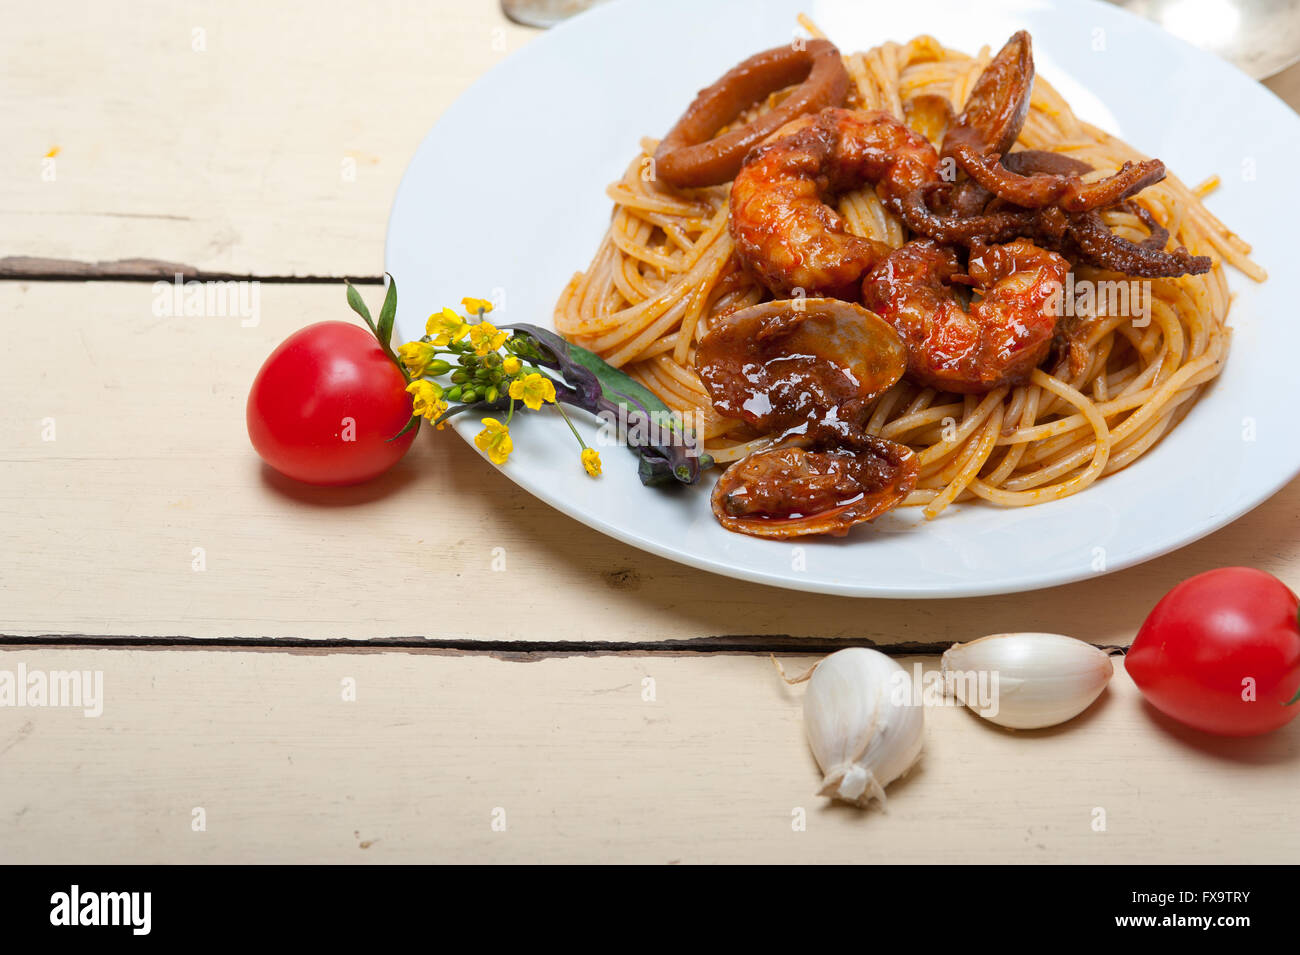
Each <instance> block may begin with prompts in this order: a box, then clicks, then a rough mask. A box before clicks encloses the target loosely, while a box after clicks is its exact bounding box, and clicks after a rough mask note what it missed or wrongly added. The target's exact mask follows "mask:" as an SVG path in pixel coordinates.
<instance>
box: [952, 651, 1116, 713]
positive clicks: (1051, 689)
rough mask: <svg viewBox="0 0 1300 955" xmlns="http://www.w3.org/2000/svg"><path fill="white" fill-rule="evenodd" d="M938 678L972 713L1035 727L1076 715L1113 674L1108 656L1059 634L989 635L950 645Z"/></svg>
mask: <svg viewBox="0 0 1300 955" xmlns="http://www.w3.org/2000/svg"><path fill="white" fill-rule="evenodd" d="M942 668H943V675H944V680H945V683H946V685H947V686H949V687H950V688H951V689H952V690H953V692H954V693H955V694H956V696H957V698H958V699H959V700H961V701H962V702H963V703H965V704H966V705H967V706H968V707H970V708H971V709H972V710H974V711H975V712H976V713H977V714H978V715H980V716H982V717H983V718H984V719H986V720H989V721H990V722H993V723H997V724H998V725H999V726H1006V727H1010V728H1011V729H1041V728H1042V727H1045V726H1056V725H1057V724H1058V723H1064V722H1065V721H1066V720H1070V719H1073V718H1074V717H1076V716H1078V715H1079V714H1080V713H1082V712H1083V711H1084V710H1086V709H1087V708H1088V707H1089V706H1091V705H1092V703H1093V701H1094V700H1096V699H1097V697H1098V696H1100V695H1101V692H1102V690H1104V689H1106V684H1107V683H1109V682H1110V678H1111V676H1112V675H1113V674H1114V667H1113V666H1112V665H1111V661H1110V656H1109V655H1108V654H1107V653H1106V651H1104V650H1100V649H1098V648H1097V647H1095V646H1093V645H1092V644H1090V643H1085V642H1083V641H1082V640H1076V639H1075V638H1074V637H1067V636H1064V635H1063V634H1059V633H995V634H993V635H991V636H987V637H981V638H980V639H979V640H972V641H971V642H970V643H956V644H953V646H952V647H951V648H950V649H949V650H948V651H947V652H946V653H944V655H943V660H942Z"/></svg>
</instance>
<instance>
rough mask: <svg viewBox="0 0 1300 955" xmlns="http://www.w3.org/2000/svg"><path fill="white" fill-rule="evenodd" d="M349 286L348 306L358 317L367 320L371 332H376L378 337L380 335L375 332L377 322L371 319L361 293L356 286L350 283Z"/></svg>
mask: <svg viewBox="0 0 1300 955" xmlns="http://www.w3.org/2000/svg"><path fill="white" fill-rule="evenodd" d="M347 286H348V305H350V306H352V311H354V312H356V313H357V314H358V315H360V316H361V317H362V318H364V319H365V320H366V324H367V325H368V326H370V330H371V331H372V332H375V334H376V335H378V334H379V333H378V332H376V331H375V320H374V319H373V318H371V317H370V309H368V308H366V303H365V301H364V300H363V299H362V298H361V293H360V292H358V291H357V288H356V286H355V285H353V284H352V283H351V282H348V283H347Z"/></svg>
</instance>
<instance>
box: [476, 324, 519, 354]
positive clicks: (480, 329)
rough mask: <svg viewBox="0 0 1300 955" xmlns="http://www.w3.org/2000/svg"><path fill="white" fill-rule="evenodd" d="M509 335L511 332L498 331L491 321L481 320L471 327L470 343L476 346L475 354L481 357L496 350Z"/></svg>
mask: <svg viewBox="0 0 1300 955" xmlns="http://www.w3.org/2000/svg"><path fill="white" fill-rule="evenodd" d="M509 337H510V333H509V332H501V331H497V327H496V326H495V325H493V324H492V323H491V322H479V323H478V324H477V325H471V326H470V327H469V343H470V344H471V345H473V346H474V354H476V355H478V356H480V357H482V356H483V355H486V354H487V353H488V352H494V351H496V350H497V349H498V348H500V347H501V346H502V345H503V344H504V343H505V340H506V339H507V338H509Z"/></svg>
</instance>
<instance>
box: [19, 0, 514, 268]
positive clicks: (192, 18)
mask: <svg viewBox="0 0 1300 955" xmlns="http://www.w3.org/2000/svg"><path fill="white" fill-rule="evenodd" d="M536 32H537V31H535V30H530V29H527V28H525V27H520V26H517V25H515V24H513V23H510V22H509V21H508V20H506V18H505V17H504V16H502V15H501V13H500V12H499V9H498V5H497V4H496V3H495V2H489V0H481V2H478V3H458V2H455V0H382V2H374V3H365V4H348V3H328V4H324V5H317V6H313V7H311V8H301V7H297V6H289V7H285V6H274V5H267V4H265V3H258V2H255V0H231V2H228V3H221V4H210V3H202V2H198V0H180V2H166V0H143V2H141V3H138V4H135V5H134V6H133V7H132V9H131V15H130V18H129V21H128V22H124V20H123V18H122V16H121V14H120V12H119V11H115V10H111V9H109V8H108V7H105V6H102V5H96V4H78V5H77V11H76V13H75V14H72V15H69V12H68V10H67V7H66V5H62V4H45V5H37V6H34V7H32V8H31V9H29V10H26V11H24V13H23V15H22V16H21V17H14V18H11V21H10V23H9V25H8V27H7V28H6V29H5V30H4V31H2V32H0V62H2V63H4V74H5V82H4V83H0V110H2V111H3V113H4V114H5V115H6V116H9V117H11V118H13V119H15V120H18V119H19V118H21V121H16V122H11V123H10V124H9V130H8V132H7V134H6V143H5V149H4V151H3V153H0V235H2V236H3V237H4V238H3V241H0V256H31V257H38V258H45V259H68V260H74V261H75V262H82V263H93V262H98V261H101V260H113V259H117V258H120V257H123V256H126V255H129V256H132V257H136V258H143V259H155V260H160V261H162V262H177V263H182V264H184V265H186V266H188V267H189V268H193V269H197V270H200V271H203V272H213V273H220V274H233V275H275V276H345V275H347V276H378V275H381V274H382V273H383V239H384V230H385V224H386V222H387V220H388V209H389V206H390V204H391V203H392V198H393V193H394V191H395V190H396V188H397V183H398V180H399V179H400V178H401V174H402V172H403V170H404V169H405V167H406V163H407V161H408V160H409V159H410V157H411V155H412V154H413V153H414V152H415V147H416V146H417V145H418V144H419V142H420V140H421V139H423V138H424V136H425V134H426V133H427V132H428V131H429V128H430V127H431V126H432V125H433V122H434V120H436V119H437V117H438V116H439V114H440V113H441V112H442V111H443V110H444V109H445V108H446V107H447V106H448V105H450V103H451V102H452V101H453V100H454V99H455V98H456V97H457V96H459V95H460V94H461V92H463V91H464V90H465V89H466V88H467V87H468V86H469V84H470V83H471V82H472V81H473V80H474V79H475V78H476V77H477V76H478V75H479V74H480V73H482V72H484V71H486V70H487V69H489V68H491V67H492V66H493V65H494V64H495V63H498V62H500V61H501V60H502V59H503V58H504V57H506V56H508V55H509V54H510V53H511V52H512V51H514V50H516V49H518V48H519V47H520V46H522V45H523V44H524V43H525V42H527V41H528V40H529V39H530V38H531V37H533V36H534V35H535V34H536ZM51 153H54V155H50V154H51ZM159 274H164V275H169V274H170V272H162V273H159Z"/></svg>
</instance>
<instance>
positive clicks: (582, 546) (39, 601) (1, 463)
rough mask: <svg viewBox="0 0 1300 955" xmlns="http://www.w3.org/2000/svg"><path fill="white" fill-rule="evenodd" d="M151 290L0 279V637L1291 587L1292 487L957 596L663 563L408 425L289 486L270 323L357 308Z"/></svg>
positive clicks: (795, 620)
mask: <svg viewBox="0 0 1300 955" xmlns="http://www.w3.org/2000/svg"><path fill="white" fill-rule="evenodd" d="M154 295H155V293H154V291H153V290H152V288H151V286H149V285H148V284H136V283H94V282H91V283H67V284H65V283H53V284H51V283H39V282H34V283H9V284H0V309H2V310H4V311H5V312H6V313H7V314H9V315H10V316H11V321H12V322H13V325H14V327H15V328H20V329H22V333H21V336H20V341H21V345H20V347H13V348H10V349H7V350H5V351H3V352H0V378H2V379H3V380H4V381H5V382H6V383H7V389H8V390H7V394H8V395H9V396H10V397H9V400H8V404H7V408H6V412H5V416H4V418H3V420H2V422H0V469H3V474H4V479H3V481H0V513H3V514H4V522H5V538H6V543H5V547H4V548H3V549H2V550H0V577H2V578H3V580H4V590H5V601H4V607H3V620H2V621H0V625H2V628H3V629H2V631H0V632H3V633H4V634H8V635H10V636H17V637H33V636H39V635H44V634H73V635H82V636H89V637H112V638H121V637H127V638H129V637H141V636H145V637H149V636H152V637H159V636H162V637H167V636H188V637H199V638H212V637H253V638H257V637H267V638H272V639H274V638H299V639H319V638H333V639H383V638H415V639H417V640H419V639H429V640H435V641H440V642H446V641H462V640H490V641H498V642H500V641H545V642H551V643H556V642H566V641H597V642H628V641H632V642H656V641H666V640H681V641H692V640H700V639H712V638H721V639H725V640H728V641H730V642H732V643H736V642H740V643H742V644H743V643H744V641H745V640H748V639H749V638H751V637H752V638H754V639H753V640H750V642H751V643H757V645H759V646H762V645H765V644H766V643H770V642H771V640H770V638H773V637H784V636H789V637H794V638H801V639H802V638H819V639H824V640H840V639H852V640H855V641H871V642H876V643H881V644H909V643H910V644H922V645H927V646H930V647H935V646H941V645H946V644H949V643H952V642H954V641H956V640H966V639H970V638H971V637H975V636H980V635H982V634H985V633H993V632H999V631H1006V630H1053V631H1062V632H1066V633H1071V634H1074V635H1077V636H1079V637H1081V638H1083V639H1087V640H1092V641H1095V642H1097V643H1099V644H1103V645H1113V644H1125V645H1126V644H1127V643H1129V641H1130V640H1131V638H1132V634H1133V628H1134V627H1136V625H1137V623H1138V622H1139V621H1141V620H1142V618H1143V617H1144V616H1145V615H1146V612H1147V611H1148V610H1149V609H1150V607H1151V606H1152V605H1153V604H1154V603H1155V601H1156V600H1157V599H1158V598H1159V596H1160V595H1161V594H1162V593H1164V591H1165V590H1166V589H1168V588H1169V587H1170V586H1172V585H1173V584H1174V583H1175V582H1177V581H1178V580H1180V579H1182V578H1184V577H1187V576H1190V575H1191V574H1193V573H1197V572H1199V571H1201V570H1205V569H1208V568H1210V567H1214V566H1220V565H1223V564H1233V563H1241V564H1251V565H1254V566H1258V567H1262V568H1265V569H1267V570H1271V571H1273V572H1275V573H1278V574H1279V575H1281V576H1282V577H1283V578H1285V579H1290V580H1292V581H1300V542H1297V540H1296V538H1295V534H1294V532H1293V529H1294V527H1295V526H1296V519H1297V516H1298V515H1300V485H1292V486H1291V487H1289V488H1287V489H1286V490H1285V491H1284V492H1282V493H1281V494H1279V495H1278V496H1277V497H1275V498H1274V499H1273V500H1271V501H1269V502H1267V503H1266V504H1264V505H1263V506H1262V507H1260V508H1259V509H1258V510H1256V511H1255V512H1254V513H1252V514H1249V515H1247V516H1246V517H1244V518H1243V519H1241V520H1239V521H1237V522H1236V523H1234V524H1233V525H1232V526H1230V527H1228V528H1226V529H1224V530H1223V531H1220V532H1219V533H1217V534H1215V535H1213V536H1211V537H1210V538H1208V539H1206V540H1203V541H1201V542H1200V543H1197V544H1194V545H1192V546H1190V547H1187V548H1184V549H1182V550H1180V551H1178V552H1176V553H1175V554H1172V555H1170V556H1168V557H1165V558H1162V559H1159V560H1155V561H1152V562H1150V563H1148V564H1144V565H1142V566H1139V567H1136V568H1132V569H1130V570H1127V571H1125V572H1123V573H1122V574H1118V575H1112V576H1105V577H1099V578H1097V579H1094V580H1088V581H1084V582H1081V583H1078V584H1074V585H1070V586H1067V587H1058V588H1054V589H1052V590H1048V591H1041V592H1038V593H1030V594H1021V595H1013V596H1005V597H989V598H979V599H969V600H958V601H885V600H873V601H865V600H854V599H850V598H835V597H825V596H817V595H810V594H800V593H795V592H787V591H781V590H777V589H774V588H769V587H764V586H760V585H756V584H748V583H743V582H740V581H734V580H730V579H726V578H722V577H717V576H714V575H712V574H708V573H705V572H703V571H697V570H694V569H691V568H688V567H683V566H680V565H677V564H674V563H671V562H669V561H667V560H663V559H661V558H658V557H654V556H651V555H648V554H644V553H641V552H640V551H637V550H635V549H633V548H631V547H629V546H627V545H625V544H622V543H619V542H618V541H614V540H612V539H610V538H607V537H605V536H603V535H601V534H599V533H597V532H595V531H592V530H589V529H588V528H586V527H584V526H582V525H580V524H578V523H577V522H575V521H573V520H571V519H570V518H568V517H566V516H564V515H562V514H560V513H558V512H556V511H553V510H551V509H550V508H549V507H547V506H546V505H545V504H542V503H541V502H539V501H537V500H536V499H534V498H533V497H531V496H530V495H528V494H526V493H525V492H523V491H521V490H519V489H518V488H517V487H515V485H514V484H513V483H512V482H511V481H509V480H508V479H507V478H506V477H505V476H504V475H503V474H501V473H499V472H498V470H497V469H496V468H495V467H494V466H493V465H491V464H490V463H489V462H487V461H486V460H485V459H484V458H482V457H481V456H480V455H479V454H478V452H477V451H475V450H474V449H472V448H470V447H469V446H468V445H466V444H465V443H464V442H462V441H461V440H460V439H459V438H457V437H456V436H455V435H454V434H452V433H450V432H442V433H437V432H434V431H432V430H431V429H427V428H426V429H425V432H424V433H423V434H422V435H421V436H420V438H419V440H418V441H417V442H416V446H415V450H414V451H413V452H412V453H411V454H410V455H409V456H408V457H407V458H406V459H405V460H404V461H403V463H402V464H401V465H399V467H398V468H397V469H395V470H394V471H392V472H390V473H389V474H388V475H387V476H385V477H384V478H382V479H380V480H379V481H377V482H374V483H372V484H369V485H364V486H362V487H358V488H350V489H307V488H303V487H301V486H298V485H295V484H292V483H291V482H288V481H284V480H282V479H280V478H279V477H278V476H276V475H275V474H274V472H271V471H269V470H268V469H266V468H264V467H263V466H262V464H261V462H260V461H259V459H258V458H257V456H256V455H255V454H254V453H253V451H252V448H251V447H250V445H249V443H248V437H247V433H246V431H245V425H244V415H243V407H244V401H245V399H246V395H247V392H248V387H249V384H250V383H251V381H252V379H253V376H254V375H255V374H256V371H257V369H258V367H259V366H260V364H261V362H262V361H263V359H264V358H265V356H266V355H267V354H268V353H269V352H270V351H271V349H272V348H273V347H274V346H275V344H276V343H277V342H279V341H280V340H281V339H283V338H284V337H285V336H286V335H287V334H288V333H289V332H290V331H292V330H293V329H296V328H299V327H301V326H303V325H305V324H308V323H309V322H312V321H316V320H319V319H325V318H334V319H337V318H344V317H346V316H347V315H350V314H351V313H349V312H347V311H346V308H345V306H344V303H343V291H342V288H341V286H340V287H335V286H315V285H271V284H263V285H261V286H260V289H259V292H258V298H259V313H258V320H257V324H256V325H255V326H253V327H244V325H243V321H244V320H241V319H240V318H239V317H238V316H230V317H217V316H213V317H159V316H157V315H155V314H153V311H152V302H153V298H154ZM371 295H372V297H377V296H376V295H375V293H374V292H373V291H372V292H371ZM49 421H52V422H53V428H54V440H52V441H45V440H42V438H43V436H44V432H45V431H46V427H47V424H46V423H47V422H49ZM610 466H615V462H613V461H611V462H610ZM194 548H202V549H203V558H204V566H205V569H204V570H202V571H195V570H194V569H193V563H194ZM495 548H503V549H504V550H503V552H502V555H503V556H504V562H505V569H504V571H502V572H494V571H493V570H492V565H493V553H494V549H495Z"/></svg>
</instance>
